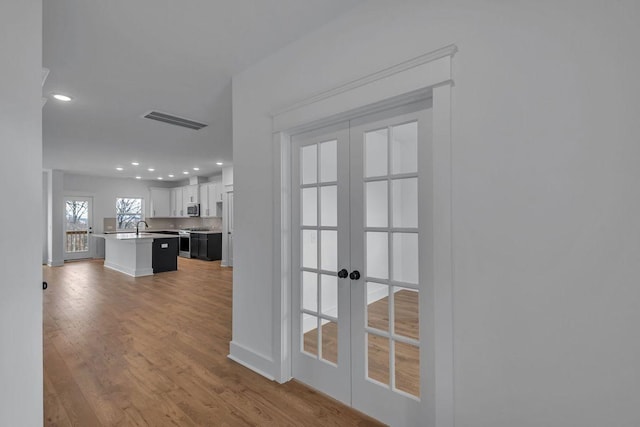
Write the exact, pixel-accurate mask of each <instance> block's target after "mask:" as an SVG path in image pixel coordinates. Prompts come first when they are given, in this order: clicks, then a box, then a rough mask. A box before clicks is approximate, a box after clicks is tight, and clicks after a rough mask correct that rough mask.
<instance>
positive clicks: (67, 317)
mask: <svg viewBox="0 0 640 427" xmlns="http://www.w3.org/2000/svg"><path fill="white" fill-rule="evenodd" d="M178 268H179V271H177V272H167V273H161V274H158V275H155V276H149V277H142V278H135V279H134V278H131V277H128V276H125V275H122V274H120V273H117V272H114V271H111V270H108V269H105V268H104V267H103V265H102V261H101V260H94V261H80V262H72V263H67V264H65V266H64V267H53V268H51V267H44V268H43V274H44V280H46V281H48V282H49V288H48V289H47V290H46V291H44V325H43V326H44V411H45V420H44V424H45V425H47V426H91V427H94V426H116V425H118V426H129V425H131V426H138V425H140V426H147V425H149V426H169V425H173V426H247V425H255V426H262V425H268V426H301V425H304V426H377V425H381V424H379V423H377V422H376V421H374V420H372V419H370V418H368V417H366V416H364V415H362V414H360V413H359V412H357V411H355V410H353V409H351V408H349V407H346V406H344V405H342V404H340V403H339V402H336V401H335V400H333V399H331V398H328V397H326V396H324V395H322V394H319V393H317V392H315V391H314V390H311V389H310V388H308V387H306V386H305V385H303V384H300V383H297V382H295V381H290V382H289V383H286V384H282V385H280V384H277V383H275V382H273V381H269V380H267V379H266V378H264V377H262V376H260V375H258V374H256V373H254V372H252V371H251V370H249V369H247V368H244V367H243V366H241V365H239V364H237V363H234V362H232V361H231V360H229V359H228V358H227V354H228V350H229V341H230V340H231V269H223V268H221V267H220V264H219V262H203V261H198V260H189V259H184V258H180V259H179V264H178Z"/></svg>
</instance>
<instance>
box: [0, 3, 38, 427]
mask: <svg viewBox="0 0 640 427" xmlns="http://www.w3.org/2000/svg"><path fill="white" fill-rule="evenodd" d="M0 58H2V79H0V95H1V96H0V146H1V147H2V156H0V176H1V177H2V183H3V185H2V190H0V195H1V197H2V200H3V205H2V206H3V209H0V223H1V224H3V233H2V239H0V272H1V276H0V425H1V426H33V427H35V426H41V425H42V422H43V410H42V392H43V388H42V378H43V377H42V292H43V291H42V284H41V283H42V272H41V259H40V258H41V254H40V253H39V252H40V251H39V249H38V248H41V247H42V233H43V231H42V228H41V227H42V217H41V216H42V124H41V123H42V111H41V96H42V87H41V81H42V80H41V76H42V2H41V1H34V0H7V1H3V2H2V3H0Z"/></svg>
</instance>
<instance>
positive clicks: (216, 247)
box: [191, 231, 222, 261]
mask: <svg viewBox="0 0 640 427" xmlns="http://www.w3.org/2000/svg"><path fill="white" fill-rule="evenodd" d="M191 258H198V259H202V260H205V261H218V260H221V259H222V233H198V232H193V231H192V232H191Z"/></svg>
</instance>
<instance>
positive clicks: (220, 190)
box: [213, 182, 224, 203]
mask: <svg viewBox="0 0 640 427" xmlns="http://www.w3.org/2000/svg"><path fill="white" fill-rule="evenodd" d="M213 193H214V198H215V201H216V203H222V195H223V194H224V186H223V185H222V182H216V183H215V187H214V188H213Z"/></svg>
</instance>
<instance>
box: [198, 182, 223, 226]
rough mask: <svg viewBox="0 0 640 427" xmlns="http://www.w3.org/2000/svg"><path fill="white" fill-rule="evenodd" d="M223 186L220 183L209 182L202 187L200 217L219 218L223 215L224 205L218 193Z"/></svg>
mask: <svg viewBox="0 0 640 427" xmlns="http://www.w3.org/2000/svg"><path fill="white" fill-rule="evenodd" d="M220 188H221V184H220V183H218V182H207V183H206V184H201V185H200V216H202V217H205V218H206V217H219V216H221V214H222V205H221V204H220V205H219V204H218V203H219V202H221V200H218V199H219V198H220V197H219V195H218V192H219V190H220Z"/></svg>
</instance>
